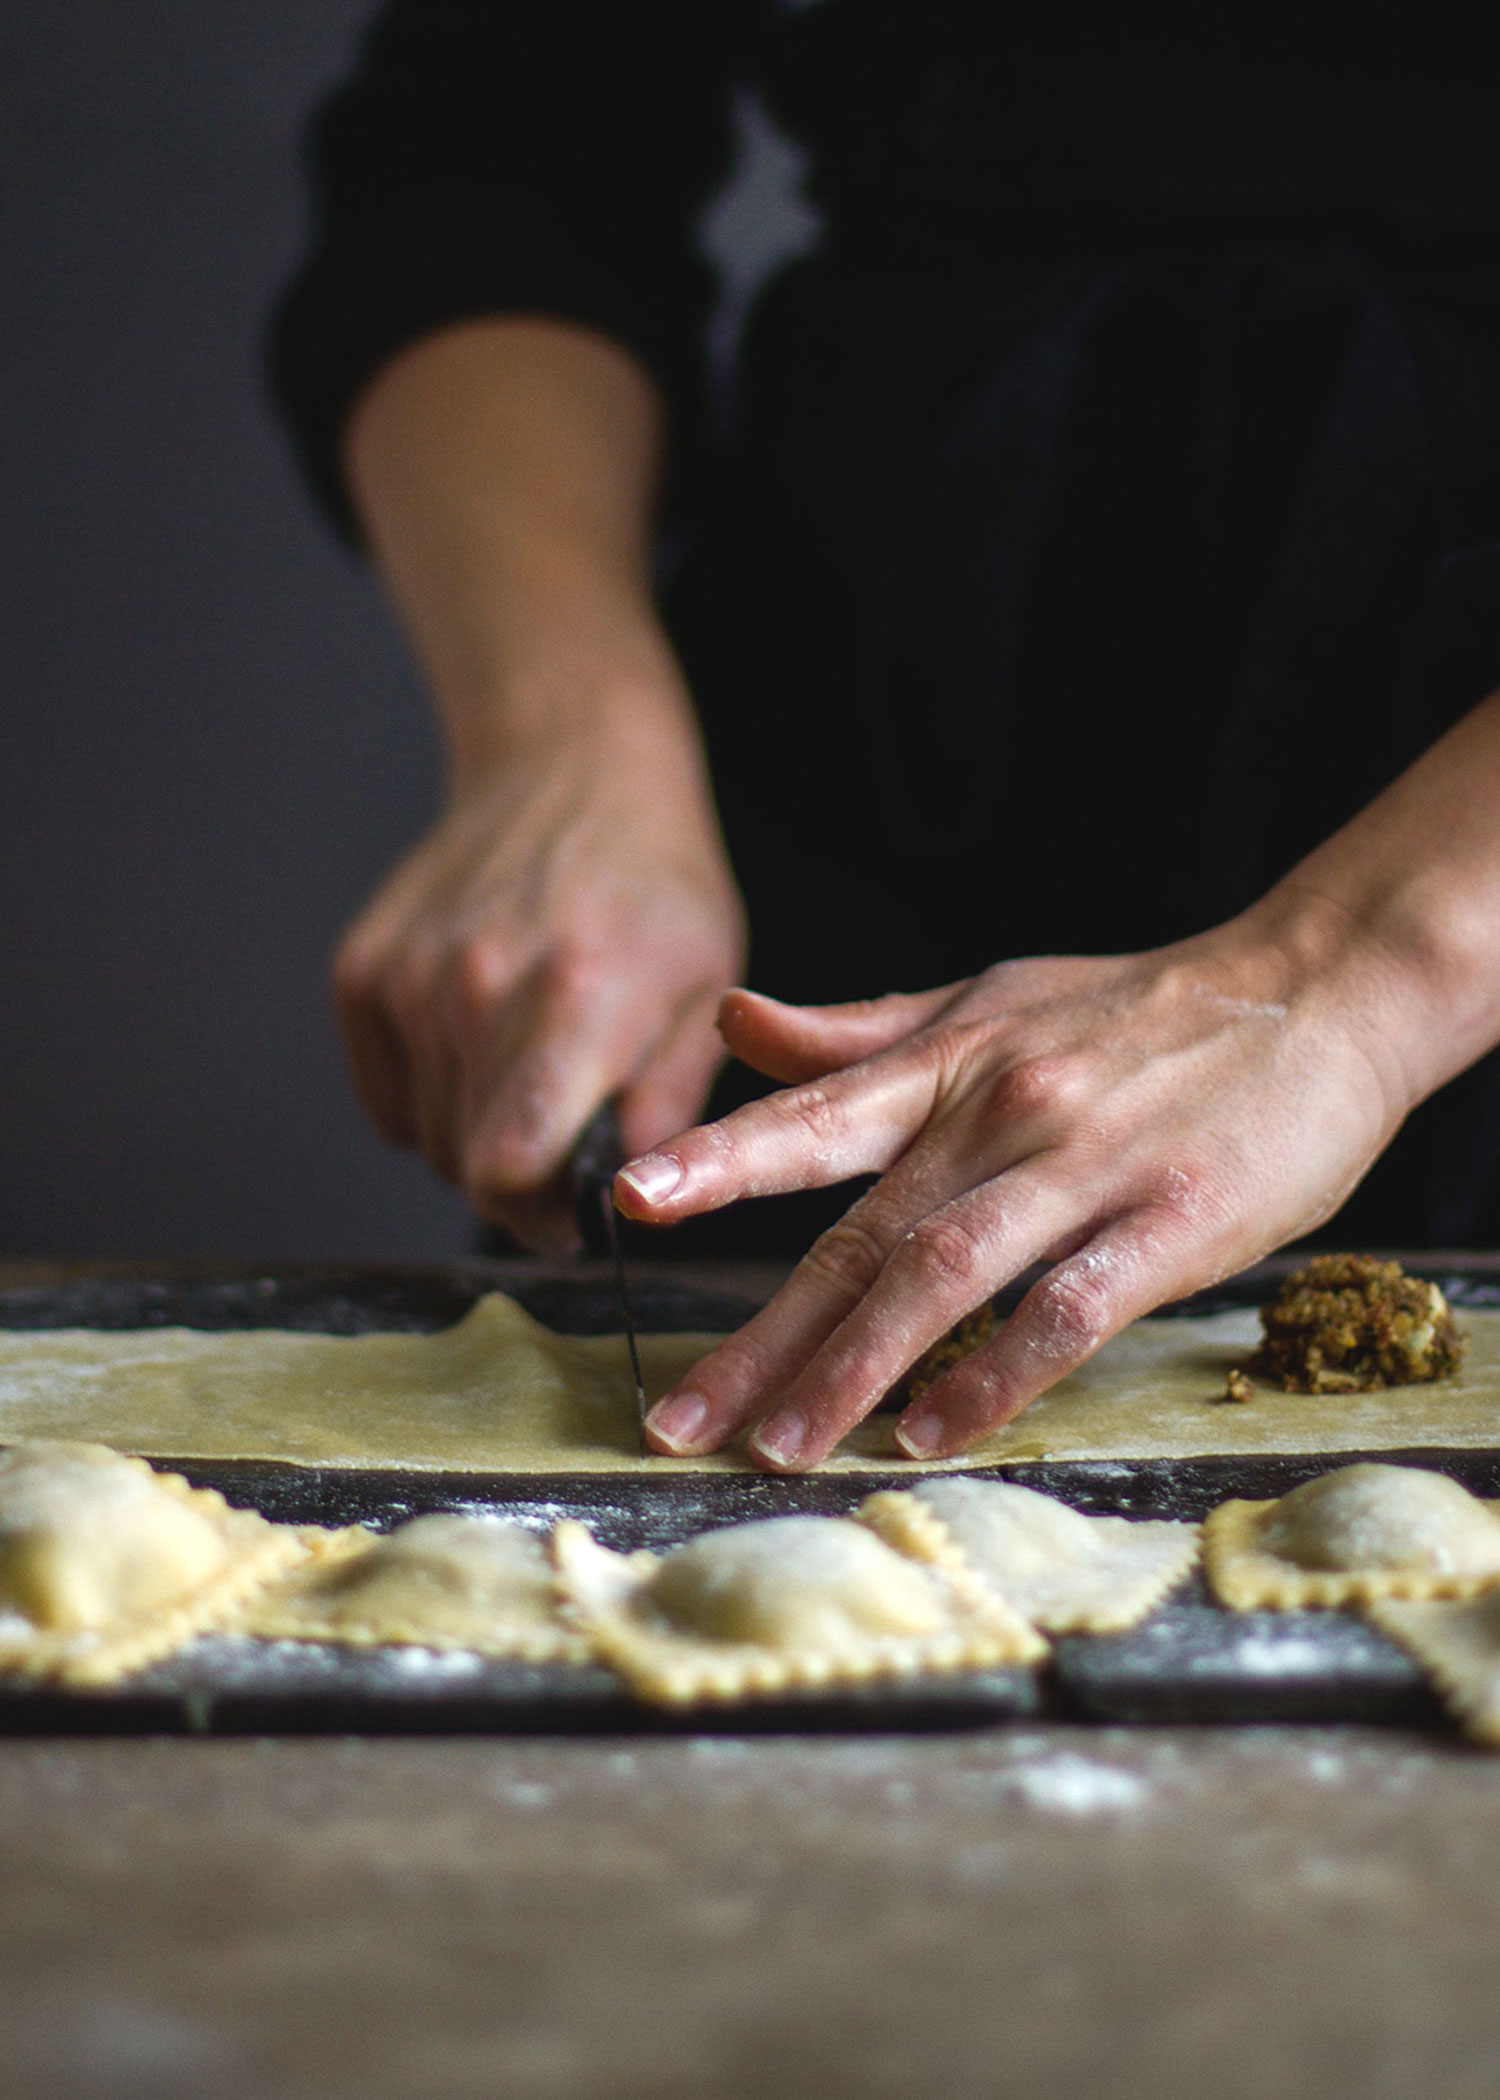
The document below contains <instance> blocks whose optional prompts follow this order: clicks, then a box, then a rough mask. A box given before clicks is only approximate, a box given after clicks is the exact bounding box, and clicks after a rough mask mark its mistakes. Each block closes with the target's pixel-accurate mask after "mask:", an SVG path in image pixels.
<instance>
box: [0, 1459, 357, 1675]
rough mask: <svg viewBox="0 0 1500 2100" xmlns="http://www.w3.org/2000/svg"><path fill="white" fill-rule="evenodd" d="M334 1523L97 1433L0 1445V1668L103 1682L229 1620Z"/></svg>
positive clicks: (313, 1552)
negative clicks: (122, 1448)
mask: <svg viewBox="0 0 1500 2100" xmlns="http://www.w3.org/2000/svg"><path fill="white" fill-rule="evenodd" d="M333 1536H334V1535H333V1534H331V1533H328V1532H324V1531H320V1530H317V1529H315V1528H313V1527H311V1526H308V1527H294V1526H292V1525H286V1524H271V1523H268V1522H267V1521H266V1519H265V1518H264V1517H261V1516H257V1515H256V1513H255V1511H254V1510H248V1509H231V1508H230V1506H229V1504H228V1503H227V1502H226V1501H225V1500H224V1498H223V1496H222V1495H219V1494H216V1493H215V1492H214V1491H213V1490H212V1489H210V1488H194V1487H189V1485H188V1483H187V1482H186V1481H185V1480H183V1479H181V1478H180V1477H179V1476H178V1475H176V1474H174V1473H155V1472H153V1471H152V1469H151V1468H150V1466H148V1465H146V1464H145V1463H144V1462H143V1461H142V1460H141V1459H137V1458H126V1457H122V1456H121V1454H120V1453H119V1452H118V1451H111V1450H108V1449H107V1448H106V1447H105V1446H104V1445H102V1444H75V1443H60V1442H50V1441H45V1440H40V1439H39V1440H37V1441H35V1442H25V1443H21V1444H17V1445H14V1446H13V1447H12V1448H11V1449H10V1450H8V1451H6V1452H3V1453H0V1668H3V1669H7V1670H13V1671H16V1672H18V1673H20V1674H22V1675H25V1676H30V1677H46V1678H53V1679H55V1680H57V1681H58V1682H61V1683H65V1684H75V1685H104V1684H112V1683H114V1682H116V1681H117V1680H118V1679H119V1678H121V1677H124V1676H126V1675H127V1674H128V1673H129V1672H130V1671H132V1670H136V1669H139V1668H142V1667H143V1666H144V1665H145V1664H147V1663H150V1662H156V1661H159V1660H160V1659H161V1657H163V1656H165V1655H170V1654H171V1653H172V1652H173V1651H174V1650H175V1649H177V1648H179V1647H181V1646H182V1645H183V1643H184V1642H186V1641H188V1640H190V1639H191V1638H192V1637H193V1636H194V1635H195V1634H198V1633H202V1632H205V1631H207V1630H208V1629H210V1628H217V1627H222V1626H224V1625H226V1624H227V1623H229V1621H230V1620H231V1619H232V1618H233V1616H234V1615H235V1613H236V1612H237V1611H238V1610H239V1609H240V1608H241V1607H242V1606H243V1604H244V1602H245V1600H246V1599H247V1598H248V1597H249V1596H250V1595H251V1594H252V1593H253V1592H254V1591H255V1590H256V1589H258V1588H259V1587H260V1586H261V1585H262V1584H264V1583H266V1582H268V1581H270V1580H271V1579H272V1578H273V1577H275V1576H276V1575H278V1574H280V1573H282V1572H283V1571H284V1570H286V1569H287V1568H289V1567H291V1566H293V1565H295V1564H296V1563H298V1562H306V1561H309V1560H311V1559H313V1558H315V1557H316V1556H317V1555H319V1554H320V1553H322V1552H323V1551H325V1550H327V1548H328V1545H329V1542H330V1541H331V1539H332V1537H333Z"/></svg>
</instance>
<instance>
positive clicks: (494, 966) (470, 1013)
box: [448, 935, 507, 1021]
mask: <svg viewBox="0 0 1500 2100" xmlns="http://www.w3.org/2000/svg"><path fill="white" fill-rule="evenodd" d="M448 976H449V983H450V986H451V990H452V997H453V1003H454V1006H455V1008H456V1009H457V1011H458V1014H459V1016H460V1018H461V1019H463V1020H465V1021H482V1020H486V1019H487V1018H488V1017H489V1014H490V1013H491V1011H492V1010H493V1008H494V1004H495V1001H496V999H497V998H498V997H499V995H500V993H501V992H502V991H503V990H504V988H505V983H506V977H507V971H506V966H505V955H504V952H503V950H502V949H501V948H500V947H499V945H498V944H497V943H496V942H495V941H493V940H487V939H485V938H484V937H482V936H478V935H474V936H471V937H470V938H469V939H467V940H465V941H461V942H460V943H459V945H458V946H457V947H456V948H455V949H454V951H453V955H452V957H451V959H450V962H449V966H448Z"/></svg>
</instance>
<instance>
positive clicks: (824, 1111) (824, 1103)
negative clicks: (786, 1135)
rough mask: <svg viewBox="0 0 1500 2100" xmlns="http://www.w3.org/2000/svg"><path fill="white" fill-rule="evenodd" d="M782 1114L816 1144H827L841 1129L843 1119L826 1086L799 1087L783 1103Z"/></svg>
mask: <svg viewBox="0 0 1500 2100" xmlns="http://www.w3.org/2000/svg"><path fill="white" fill-rule="evenodd" d="M782 1112H783V1114H784V1115H786V1116H788V1117H790V1119H791V1120H792V1122H794V1123H795V1124H796V1125H797V1126H798V1128H799V1129H800V1130H801V1131H802V1133H803V1134H804V1135H805V1136H806V1137H809V1138H811V1139H813V1140H814V1142H815V1143H820V1144H822V1143H826V1142H827V1141H828V1139H829V1138H831V1137H833V1136H835V1135H836V1134H837V1132H838V1130H839V1129H840V1127H841V1123H842V1118H841V1116H840V1114H839V1110H838V1106H837V1104H836V1102H835V1101H834V1098H833V1096H832V1094H831V1093H830V1092H829V1090H828V1088H827V1087H826V1086H799V1087H797V1088H795V1089H794V1090H793V1091H792V1092H791V1093H790V1094H788V1095H787V1096H786V1097H785V1099H784V1101H783V1103H782Z"/></svg>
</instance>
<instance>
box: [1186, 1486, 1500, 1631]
mask: <svg viewBox="0 0 1500 2100" xmlns="http://www.w3.org/2000/svg"><path fill="white" fill-rule="evenodd" d="M1496 1510H1497V1505H1496V1504H1494V1503H1490V1502H1481V1501H1480V1500H1479V1499H1478V1497H1477V1496H1475V1495H1471V1494H1470V1493H1469V1491H1468V1489H1467V1488H1465V1487H1461V1486H1460V1485H1459V1483H1458V1482H1457V1481H1456V1480H1450V1479H1449V1478H1448V1476H1447V1475H1446V1474H1444V1473H1436V1472H1429V1471H1427V1470H1426V1469H1425V1468H1423V1467H1417V1466H1386V1465H1376V1464H1365V1465H1354V1466H1341V1467H1339V1468H1338V1469H1337V1471H1335V1472H1332V1473H1323V1474H1321V1475H1319V1477H1318V1478H1317V1479H1315V1480H1306V1481H1304V1482H1303V1483H1302V1485H1301V1486H1300V1487H1296V1488H1293V1489H1292V1491H1291V1493H1290V1494H1287V1495H1282V1496H1281V1497H1280V1498H1279V1499H1278V1500H1276V1501H1274V1502H1225V1503H1222V1504H1221V1505H1220V1506H1219V1508H1218V1509H1216V1510H1214V1511H1213V1513H1212V1514H1211V1515H1210V1517H1209V1519H1208V1523H1207V1525H1206V1526H1205V1528H1204V1540H1203V1556H1204V1563H1205V1566H1206V1568H1207V1572H1208V1580H1209V1584H1210V1587H1211V1588H1212V1590H1213V1592H1214V1595H1215V1596H1216V1597H1217V1598H1218V1599H1219V1601H1220V1603H1222V1604H1227V1605H1229V1606H1230V1607H1231V1609H1233V1610H1235V1611H1255V1610H1258V1609H1262V1608H1269V1609H1271V1610H1293V1609H1296V1608H1298V1607H1305V1606H1339V1605H1364V1604H1370V1603H1373V1602H1375V1601H1376V1600H1377V1599H1380V1598H1386V1597H1403V1598H1413V1599H1420V1598H1434V1597H1474V1596H1478V1595H1480V1594H1481V1593H1482V1592H1483V1591H1485V1590H1488V1589H1492V1588H1496V1587H1500V1516H1497V1514H1496Z"/></svg>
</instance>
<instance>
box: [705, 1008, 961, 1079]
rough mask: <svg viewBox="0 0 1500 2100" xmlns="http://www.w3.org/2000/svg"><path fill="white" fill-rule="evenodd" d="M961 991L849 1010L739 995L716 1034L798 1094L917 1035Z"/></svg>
mask: <svg viewBox="0 0 1500 2100" xmlns="http://www.w3.org/2000/svg"><path fill="white" fill-rule="evenodd" d="M962 989H963V987H962V986H961V985H953V984H950V985H944V986H943V987H942V988H941V989H940V990H938V991H935V992H893V993H892V994H891V995H890V997H889V998H886V999H857V1000H855V1001H854V1003H853V1004H852V1005H849V1006H786V1005H784V1004H783V1003H782V1001H781V1000H780V999H768V998H767V997H766V996H765V994H764V993H763V992H747V991H741V990H736V991H732V992H726V993H725V994H724V997H723V998H722V999H721V1000H720V1002H719V1033H720V1035H722V1036H723V1038H724V1041H725V1043H726V1044H727V1045H728V1047H729V1049H730V1050H731V1051H732V1052H733V1053H734V1055H735V1056H736V1057H737V1058H739V1059H740V1060H741V1062H742V1063H744V1064H747V1065H750V1066H751V1067H753V1069H754V1070H755V1071H757V1072H764V1073H765V1074H766V1076H767V1078H768V1079H779V1080H780V1081H781V1082H782V1084H783V1085H785V1086H799V1085H800V1084H801V1083H802V1082H803V1081H804V1080H808V1079H821V1078H823V1077H824V1075H825V1074H826V1073H828V1072H838V1071H841V1070H842V1069H843V1067H844V1066H845V1065H853V1064H858V1062H859V1060H860V1059H861V1058H862V1057H873V1056H874V1055H875V1053H876V1052H877V1051H879V1050H888V1049H889V1048H890V1046H891V1045H892V1043H899V1042H900V1041H901V1040H902V1038H903V1037H905V1036H908V1035H914V1034H915V1033H916V1031H917V1030H918V1029H919V1028H925V1027H926V1025H927V1023H928V1022H929V1021H931V1020H934V1019H935V1018H936V1017H937V1015H938V1014H940V1013H941V1012H942V1011H943V1009H944V1008H945V1007H946V1006H948V1005H950V1004H951V1002H952V1001H953V999H954V998H955V997H956V995H957V994H958V993H959V992H960V991H961V990H962Z"/></svg>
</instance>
